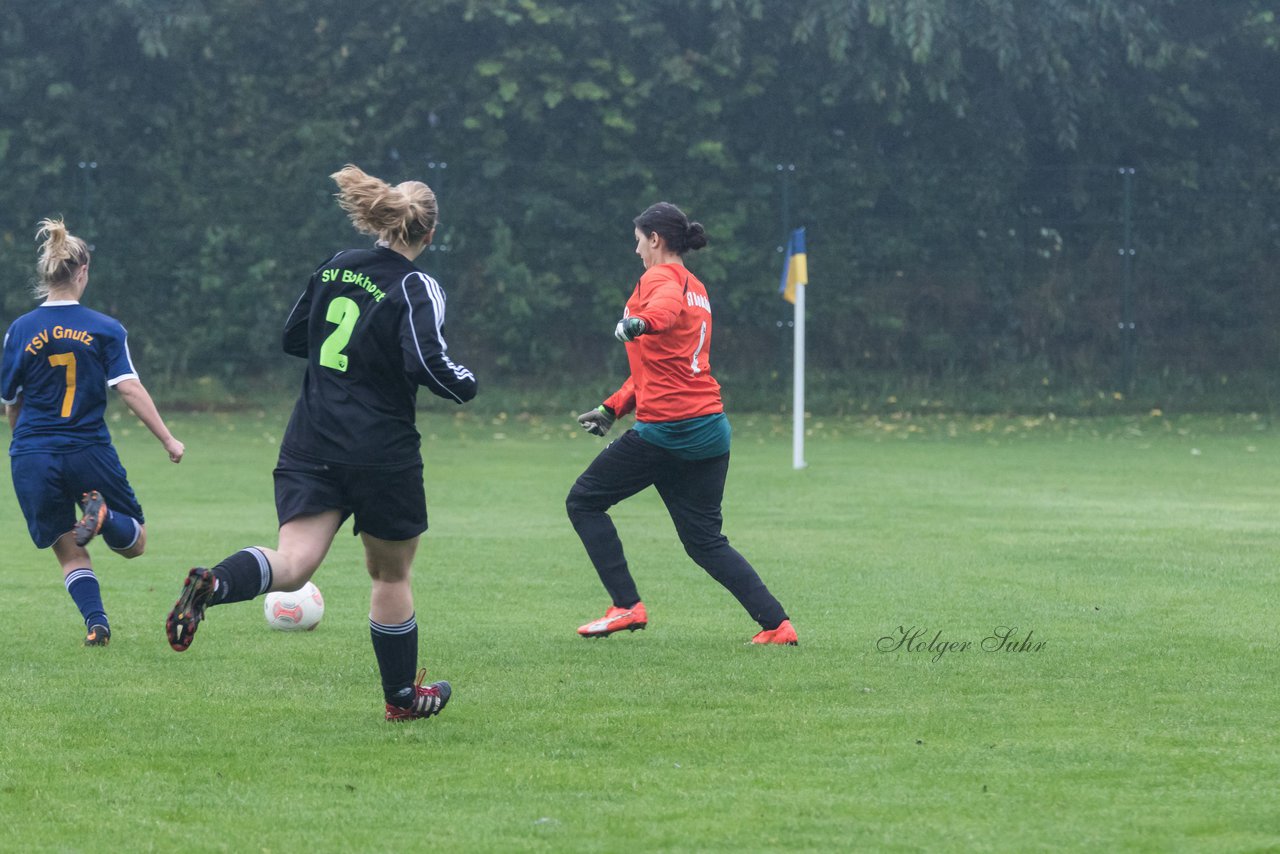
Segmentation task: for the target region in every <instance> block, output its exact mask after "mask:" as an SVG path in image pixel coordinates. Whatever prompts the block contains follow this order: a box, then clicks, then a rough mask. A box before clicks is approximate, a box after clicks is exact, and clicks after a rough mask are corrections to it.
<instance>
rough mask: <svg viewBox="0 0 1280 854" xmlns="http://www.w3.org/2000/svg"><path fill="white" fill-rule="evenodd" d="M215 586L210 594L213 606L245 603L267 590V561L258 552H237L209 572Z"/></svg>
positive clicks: (268, 575) (249, 549)
mask: <svg viewBox="0 0 1280 854" xmlns="http://www.w3.org/2000/svg"><path fill="white" fill-rule="evenodd" d="M212 572H213V577H214V578H216V579H217V580H218V587H217V589H216V590H214V593H213V602H212V604H214V605H225V604H227V603H228V602H247V601H248V600H250V599H253V598H254V597H257V596H261V595H262V594H263V593H266V592H267V591H268V590H270V589H271V562H270V561H269V560H267V556H266V555H264V554H263V553H262V552H261V550H259V549H255V548H253V547H249V548H247V549H241V550H240V551H238V552H236V553H235V554H233V555H231V556H230V557H228V558H227V559H226V560H224V561H222V563H220V564H218V565H217V566H215V567H214V568H213V569H212Z"/></svg>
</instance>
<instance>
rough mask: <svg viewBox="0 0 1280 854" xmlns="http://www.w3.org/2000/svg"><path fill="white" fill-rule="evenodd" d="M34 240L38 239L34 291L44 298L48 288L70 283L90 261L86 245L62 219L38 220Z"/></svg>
mask: <svg viewBox="0 0 1280 854" xmlns="http://www.w3.org/2000/svg"><path fill="white" fill-rule="evenodd" d="M36 240H41V241H43V243H41V244H40V260H39V261H38V262H37V263H36V283H35V287H34V290H35V294H36V297H37V298H40V299H43V298H45V297H47V296H49V290H50V289H51V288H56V287H59V286H62V285H67V284H70V283H71V280H72V279H73V278H75V275H76V273H78V272H79V271H80V268H81V267H83V266H84V265H85V264H88V263H89V245H88V244H87V243H85V242H84V241H83V240H81V239H80V238H79V237H76V236H75V235H73V234H71V233H70V232H69V231H67V226H66V224H65V223H64V222H63V221H62V220H61V219H42V220H40V230H39V231H37V232H36Z"/></svg>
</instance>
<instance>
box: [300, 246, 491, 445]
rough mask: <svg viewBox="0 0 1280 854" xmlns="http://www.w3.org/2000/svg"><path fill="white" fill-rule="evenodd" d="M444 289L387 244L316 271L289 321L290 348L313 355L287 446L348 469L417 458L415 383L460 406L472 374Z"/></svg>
mask: <svg viewBox="0 0 1280 854" xmlns="http://www.w3.org/2000/svg"><path fill="white" fill-rule="evenodd" d="M444 307H445V297H444V291H443V290H441V289H440V285H439V284H437V283H436V281H435V279H433V278H431V277H430V276H428V275H427V274H426V273H423V272H422V271H421V270H419V269H418V268H417V267H415V266H414V265H413V264H412V263H411V262H410V261H409V260H408V259H406V258H405V257H404V256H403V255H401V254H400V253H398V252H395V251H393V250H391V249H388V248H386V247H384V246H378V247H375V248H372V249H349V250H345V251H343V252H339V253H338V254H337V255H334V256H333V257H332V258H330V259H329V260H328V261H326V262H325V263H324V264H322V265H320V267H319V269H317V270H316V271H315V273H314V274H313V275H312V276H311V280H310V281H309V282H308V283H307V289H306V291H304V292H303V294H302V296H301V297H299V298H298V302H297V303H296V304H295V305H294V307H293V310H292V311H291V312H290V313H289V318H288V320H286V321H285V327H284V350H285V352H286V353H290V354H292V355H295V356H301V357H303V358H305V359H306V360H307V371H306V376H305V377H304V378H303V381H302V394H301V396H300V397H299V398H298V402H297V404H296V405H295V406H294V408H293V416H292V417H291V418H290V419H289V426H288V427H287V428H286V429H285V435H284V440H283V442H282V443H281V445H282V450H284V451H288V452H289V453H290V454H294V455H298V456H301V457H303V458H308V459H313V460H317V461H321V462H334V463H341V464H343V465H351V466H367V467H392V466H400V465H404V464H406V463H412V462H416V461H418V460H420V459H421V450H420V443H421V437H420V436H419V435H418V430H417V428H416V427H415V426H414V404H415V401H416V399H417V392H418V386H426V387H427V388H428V389H430V390H431V391H432V392H433V393H434V394H436V395H438V396H440V397H443V398H445V399H446V400H452V401H453V402H454V403H464V402H465V401H468V400H470V399H471V398H473V397H475V394H476V379H475V377H474V376H473V375H472V373H471V371H469V370H467V369H466V368H465V367H463V366H462V365H458V364H454V362H453V361H452V360H451V359H450V358H449V357H448V356H447V355H446V350H447V347H446V345H445V342H444V336H443V334H442V333H441V328H442V327H443V325H444Z"/></svg>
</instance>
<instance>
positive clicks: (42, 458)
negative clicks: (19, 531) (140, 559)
mask: <svg viewBox="0 0 1280 854" xmlns="http://www.w3.org/2000/svg"><path fill="white" fill-rule="evenodd" d="M9 466H10V469H11V470H12V472H13V491H14V492H15V493H17V495H18V506H20V507H21V508H22V515H23V516H25V517H26V519H27V530H28V531H30V532H31V540H32V542H34V543H35V544H36V547H37V548H41V549H47V548H49V546H51V545H53V544H54V543H55V542H57V540H58V538H59V537H61V536H62V535H63V534H65V533H67V532H68V531H70V530H71V529H72V528H73V527H75V524H76V521H77V520H79V518H80V514H81V510H80V505H79V504H78V503H77V502H79V500H80V496H82V495H84V494H85V493H86V492H90V491H91V490H94V489H96V490H98V492H99V493H101V494H102V498H103V499H104V500H105V501H106V502H107V507H109V508H111V510H113V511H118V512H122V513H124V514H126V515H128V516H132V517H133V518H135V519H137V520H138V524H139V525H141V524H143V523H144V522H145V521H146V520H145V519H144V518H143V516H142V505H141V504H139V503H138V499H137V497H136V496H135V495H134V494H133V487H131V486H130V485H129V476H128V475H127V474H126V473H125V470H124V466H122V465H120V457H119V456H118V455H117V454H116V449H115V448H113V447H112V446H111V445H90V446H89V447H87V448H81V449H79V450H77V451H69V452H64V453H59V454H41V453H35V454H18V455H16V456H12V457H10V458H9Z"/></svg>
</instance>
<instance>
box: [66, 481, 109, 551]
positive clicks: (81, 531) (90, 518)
mask: <svg viewBox="0 0 1280 854" xmlns="http://www.w3.org/2000/svg"><path fill="white" fill-rule="evenodd" d="M80 507H81V508H82V509H83V510H84V515H83V516H82V517H80V521H79V522H76V524H75V527H73V528H72V529H71V531H72V533H74V534H75V538H76V545H77V546H79V547H80V548H84V547H85V546H87V545H88V544H89V541H90V540H92V539H93V538H94V537H96V536H98V532H99V531H101V530H102V523H103V522H105V521H107V502H105V501H103V500H102V496H101V495H99V494H98V490H96V489H95V490H93V491H92V492H86V493H85V494H84V495H83V496H82V497H81V498H80Z"/></svg>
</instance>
